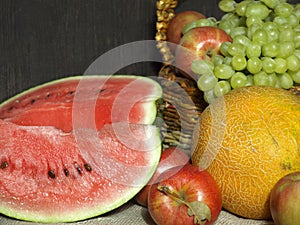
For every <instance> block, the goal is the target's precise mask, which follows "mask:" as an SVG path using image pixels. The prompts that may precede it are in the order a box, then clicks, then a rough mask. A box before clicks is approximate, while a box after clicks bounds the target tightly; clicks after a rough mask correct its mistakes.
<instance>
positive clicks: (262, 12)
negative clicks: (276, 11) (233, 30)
mask: <svg viewBox="0 0 300 225" xmlns="http://www.w3.org/2000/svg"><path fill="white" fill-rule="evenodd" d="M270 12H271V10H270V9H269V8H268V7H267V6H266V5H265V4H263V3H261V2H257V1H254V2H252V3H250V4H248V5H247V8H246V11H245V16H246V17H249V16H254V17H258V18H260V19H262V20H263V19H265V18H266V17H267V16H268V15H269V13H270Z"/></svg>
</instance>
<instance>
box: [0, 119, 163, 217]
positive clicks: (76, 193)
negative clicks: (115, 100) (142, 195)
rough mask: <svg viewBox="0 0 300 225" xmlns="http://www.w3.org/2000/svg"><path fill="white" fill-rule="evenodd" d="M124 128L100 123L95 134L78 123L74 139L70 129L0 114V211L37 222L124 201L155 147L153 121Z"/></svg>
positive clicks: (148, 169)
mask: <svg viewBox="0 0 300 225" xmlns="http://www.w3.org/2000/svg"><path fill="white" fill-rule="evenodd" d="M129 128H130V131H129V130H128V125H127V124H118V130H117V132H116V131H115V130H114V128H113V126H112V125H110V124H108V125H105V126H104V127H103V128H102V129H101V130H100V131H99V132H97V135H98V138H97V139H95V137H94V131H93V130H90V129H81V130H80V131H78V133H77V135H79V134H80V137H77V139H80V140H79V141H76V140H75V138H76V135H75V134H74V132H72V133H68V134H66V133H63V132H62V131H60V130H57V129H56V128H54V127H30V126H26V127H25V126H18V125H15V124H12V123H10V122H4V121H3V120H0V135H1V136H0V146H1V153H0V160H1V161H0V165H1V166H0V168H1V169H0V173H1V175H0V192H1V196H0V211H1V213H3V214H5V215H8V216H10V217H14V218H18V219H22V220H29V221H36V222H42V223H52V222H71V221H78V220H83V219H86V218H90V217H94V216H97V215H101V214H103V213H105V212H108V211H110V210H112V209H115V208H116V207H118V206H120V205H122V204H124V203H125V202H127V201H128V200H130V199H131V198H132V197H133V196H134V195H135V194H136V193H137V192H138V191H139V190H140V189H141V188H142V187H143V186H144V185H145V183H147V182H148V180H149V179H150V178H151V176H152V174H153V173H154V171H155V169H156V167H157V164H158V161H159V158H160V152H161V145H160V137H159V136H160V135H159V131H158V129H157V128H156V127H155V126H152V125H139V124H134V125H130V126H129ZM121 131H122V132H127V135H126V136H128V137H129V139H128V140H130V139H131V141H132V140H133V139H135V144H134V148H133V146H128V145H127V143H124V142H123V141H122V138H119V137H118V136H119V134H118V132H121ZM129 132H131V134H129ZM121 135H123V134H121ZM133 135H134V136H135V138H133V137H132V136H133ZM123 138H124V137H123Z"/></svg>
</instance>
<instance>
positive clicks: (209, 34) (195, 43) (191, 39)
mask: <svg viewBox="0 0 300 225" xmlns="http://www.w3.org/2000/svg"><path fill="white" fill-rule="evenodd" d="M231 41H232V39H231V37H230V36H229V35H228V34H227V33H226V32H225V31H224V30H222V29H220V28H217V27H210V26H205V27H197V28H193V29H191V30H189V31H188V32H186V33H185V34H184V35H183V36H182V38H181V40H180V42H179V45H178V46H177V48H176V53H175V64H176V66H177V67H178V68H179V69H180V70H182V71H183V73H184V74H185V75H186V76H187V77H189V78H193V79H197V76H195V74H193V73H192V70H191V64H192V62H193V61H194V60H196V59H209V60H210V59H211V57H212V56H213V55H216V54H220V46H221V44H222V43H223V42H231Z"/></svg>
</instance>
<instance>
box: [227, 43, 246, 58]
mask: <svg viewBox="0 0 300 225" xmlns="http://www.w3.org/2000/svg"><path fill="white" fill-rule="evenodd" d="M227 51H228V53H229V54H230V55H231V56H234V55H238V54H239V55H241V54H242V55H245V54H246V47H245V46H244V45H242V44H240V43H236V42H232V43H231V44H230V45H229V46H228V49H227Z"/></svg>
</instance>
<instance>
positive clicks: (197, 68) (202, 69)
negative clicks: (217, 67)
mask: <svg viewBox="0 0 300 225" xmlns="http://www.w3.org/2000/svg"><path fill="white" fill-rule="evenodd" d="M191 70H192V71H193V72H194V73H196V74H199V75H202V74H208V73H212V72H213V70H214V64H213V63H212V62H211V61H209V60H201V59H196V60H194V61H193V62H192V64H191Z"/></svg>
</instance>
